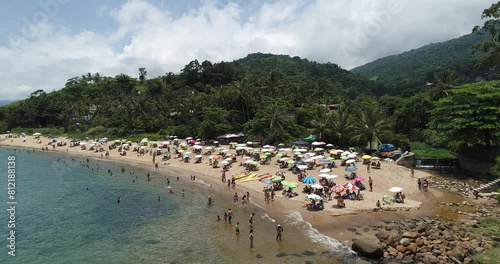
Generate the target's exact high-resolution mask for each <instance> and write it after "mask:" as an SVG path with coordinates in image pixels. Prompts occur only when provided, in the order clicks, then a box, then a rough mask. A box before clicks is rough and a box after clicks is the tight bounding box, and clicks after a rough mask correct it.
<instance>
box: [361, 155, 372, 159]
mask: <svg viewBox="0 0 500 264" xmlns="http://www.w3.org/2000/svg"><path fill="white" fill-rule="evenodd" d="M361 158H362V159H371V158H372V156H370V155H363V156H362V157H361Z"/></svg>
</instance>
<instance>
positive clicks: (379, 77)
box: [351, 32, 488, 95]
mask: <svg viewBox="0 0 500 264" xmlns="http://www.w3.org/2000/svg"><path fill="white" fill-rule="evenodd" d="M487 39H488V36H487V35H486V34H483V35H481V34H479V33H476V32H475V33H472V34H469V35H465V36H462V37H459V38H456V39H452V40H448V41H444V42H440V43H432V44H429V45H426V46H423V47H420V48H418V49H414V50H410V51H407V52H403V53H401V54H398V55H392V56H387V57H384V58H381V59H378V60H375V61H373V62H370V63H367V64H365V65H362V66H359V67H356V68H354V69H352V70H351V72H353V73H356V74H359V75H361V76H363V77H366V78H371V79H374V80H376V82H377V83H379V84H383V85H384V87H385V89H384V90H382V91H380V92H381V93H380V95H382V94H385V93H391V94H403V93H404V92H405V91H408V90H406V89H405V88H411V89H412V91H422V90H427V88H428V87H433V86H434V84H435V83H437V82H438V80H436V78H435V77H436V75H439V73H440V72H442V71H445V70H447V69H450V70H453V71H455V72H456V74H457V75H458V76H463V78H462V79H461V82H462V83H465V82H471V81H474V80H475V79H476V77H477V76H483V75H484V71H480V70H478V69H475V68H474V64H475V63H476V61H477V60H478V59H480V58H481V54H479V53H474V54H472V46H474V45H476V44H479V43H481V42H483V41H485V40H487Z"/></svg>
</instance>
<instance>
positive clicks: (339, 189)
mask: <svg viewBox="0 0 500 264" xmlns="http://www.w3.org/2000/svg"><path fill="white" fill-rule="evenodd" d="M344 190H345V187H344V186H342V185H335V186H333V188H332V192H333V193H341V192H343V191H344Z"/></svg>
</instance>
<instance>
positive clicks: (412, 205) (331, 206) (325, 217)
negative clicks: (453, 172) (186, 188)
mask: <svg viewBox="0 0 500 264" xmlns="http://www.w3.org/2000/svg"><path fill="white" fill-rule="evenodd" d="M2 139H3V141H2V142H1V145H3V146H5V147H22V148H27V149H33V150H35V151H42V147H44V148H45V147H47V146H48V151H49V152H53V151H55V152H61V153H67V154H69V155H79V156H83V157H88V158H92V159H102V160H109V161H111V162H117V163H123V164H129V165H134V166H142V167H144V168H146V169H150V170H151V171H154V170H155V166H154V163H153V162H152V156H150V155H149V153H148V154H146V155H143V156H139V155H137V154H136V152H132V151H129V152H128V154H127V155H126V156H120V153H119V152H118V151H117V150H116V149H114V150H110V151H109V156H108V157H102V155H103V154H104V152H94V151H90V150H81V149H80V147H79V146H75V147H70V146H69V145H70V144H69V143H68V144H67V145H66V146H57V147H55V148H53V147H52V146H51V145H47V144H50V143H51V142H52V140H51V139H48V138H44V137H42V138H41V140H42V143H36V139H35V137H33V136H27V137H26V139H25V140H24V139H23V138H20V137H19V138H10V139H5V135H2ZM57 140H58V141H66V142H69V141H70V140H71V139H65V138H58V139H57ZM223 147H224V146H223ZM225 147H226V149H229V148H228V146H225ZM104 148H105V149H106V145H104ZM233 152H234V150H233V149H230V150H229V153H233ZM193 156H194V155H193ZM207 157H208V156H203V161H202V162H201V163H198V164H195V163H193V162H192V161H191V162H189V163H184V162H182V161H181V160H180V159H176V158H172V159H170V160H167V161H158V162H159V168H158V169H159V171H160V172H161V171H170V172H173V173H178V174H179V175H185V174H189V175H195V176H196V181H194V182H195V183H199V184H206V185H207V186H211V187H212V188H214V189H215V190H216V191H217V192H228V193H234V191H233V190H227V187H226V184H224V183H222V181H221V168H220V167H219V168H212V166H210V165H209V164H208V159H207ZM158 159H160V157H158ZM276 160H277V158H273V159H272V160H271V164H270V165H260V166H259V170H258V171H257V172H256V173H257V174H258V175H261V174H271V175H274V174H275V173H276V172H277V171H280V169H279V166H278V165H274V164H275V161H276ZM243 161H244V160H243V159H242V158H241V157H237V162H235V163H234V164H233V165H232V167H231V168H230V170H229V171H228V172H227V173H226V177H227V178H228V179H230V178H231V176H232V175H239V174H241V173H242V172H243V168H242V167H240V166H239V163H240V162H243ZM337 162H338V161H337ZM358 167H359V169H358V171H357V174H358V177H363V178H365V179H366V181H365V182H364V184H365V185H366V187H367V190H365V191H362V193H363V194H364V200H361V201H357V200H353V201H351V200H346V202H345V203H346V207H345V208H337V206H336V200H335V199H333V200H331V201H328V202H327V203H325V207H324V210H322V211H308V210H306V209H305V208H304V207H303V205H304V204H305V203H307V201H308V199H306V197H305V194H303V193H302V192H301V191H302V188H303V187H304V186H305V184H304V183H301V182H299V186H298V187H297V188H295V189H294V191H295V192H297V193H298V194H299V195H298V196H296V197H293V198H288V197H283V195H282V194H281V192H276V197H275V201H273V202H271V203H269V204H266V203H265V202H264V195H263V187H264V186H266V185H264V184H263V183H261V182H260V181H258V180H255V181H249V182H243V183H242V182H241V181H236V191H237V192H238V193H240V196H241V195H242V194H243V193H245V192H246V191H248V192H249V193H250V195H251V197H252V200H253V201H254V202H255V203H257V204H259V205H260V206H262V208H263V209H264V210H265V211H266V212H267V213H268V214H269V215H273V214H276V213H277V212H282V211H296V212H299V213H300V214H301V215H302V217H303V218H304V219H307V220H308V222H310V223H311V224H312V225H313V226H315V225H317V226H321V227H324V228H327V226H328V224H330V223H331V224H332V225H333V224H334V223H335V221H336V220H335V217H336V216H349V215H352V216H353V218H354V219H356V215H359V214H366V213H372V212H373V211H374V209H375V208H376V203H377V201H378V200H379V201H381V202H382V198H383V196H384V195H391V192H389V188H391V187H395V186H397V187H401V188H402V189H403V190H404V193H405V195H406V199H405V202H404V203H398V204H383V203H382V205H381V206H382V209H381V210H382V211H390V212H394V211H398V212H401V211H417V210H419V208H420V207H421V206H422V203H423V202H424V201H426V200H428V199H427V198H426V197H425V195H424V194H423V193H422V192H421V191H420V190H419V189H418V185H417V179H418V178H422V179H426V178H430V177H431V174H429V173H427V172H425V171H417V172H416V173H415V175H414V177H413V178H412V177H411V172H410V170H409V169H408V168H405V167H402V166H398V165H396V164H394V163H390V162H384V161H382V162H381V169H371V170H370V172H369V173H368V172H367V171H366V165H361V164H360V165H358ZM320 169H321V167H317V168H315V169H314V170H307V171H306V172H307V174H308V175H310V176H312V177H313V178H315V179H319V177H318V175H319V174H320V171H319V170H320ZM181 171H182V172H183V173H179V172H181ZM283 172H284V176H285V178H286V180H288V181H294V182H298V181H297V176H296V175H294V174H292V173H291V172H290V171H286V170H284V171H283ZM346 173H347V172H345V171H344V167H340V166H338V168H333V169H332V171H331V172H330V174H334V175H338V177H337V178H335V179H334V181H335V182H336V183H337V184H344V183H346V182H352V180H348V179H345V178H344V177H343V175H344V174H346ZM369 176H370V177H371V178H372V179H373V191H372V192H370V191H368V182H367V180H368V177H369ZM375 211H376V210H375ZM351 220H352V219H351ZM349 222H352V221H349ZM321 229H323V228H321ZM334 237H335V236H334Z"/></svg>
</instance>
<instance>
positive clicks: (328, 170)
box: [319, 168, 332, 173]
mask: <svg viewBox="0 0 500 264" xmlns="http://www.w3.org/2000/svg"><path fill="white" fill-rule="evenodd" d="M330 171H332V170H330V169H328V168H325V169H321V170H319V172H322V173H326V172H330Z"/></svg>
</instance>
